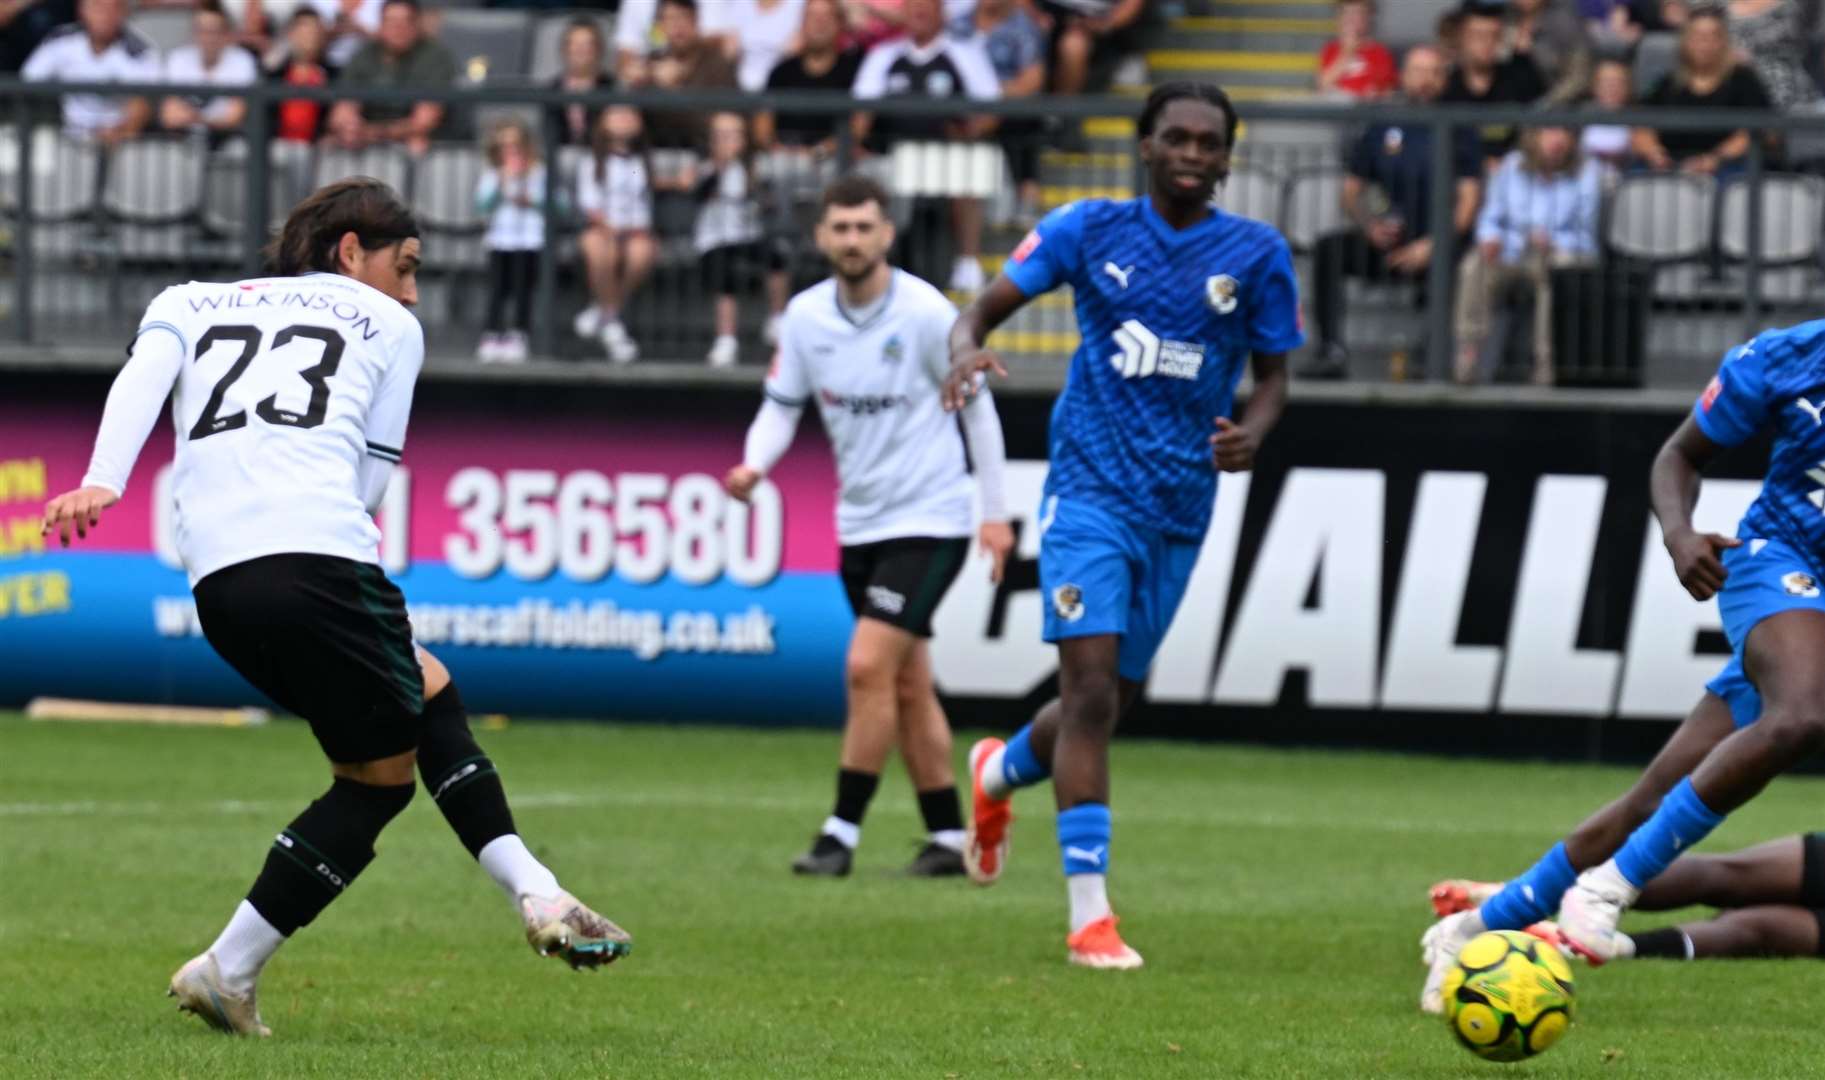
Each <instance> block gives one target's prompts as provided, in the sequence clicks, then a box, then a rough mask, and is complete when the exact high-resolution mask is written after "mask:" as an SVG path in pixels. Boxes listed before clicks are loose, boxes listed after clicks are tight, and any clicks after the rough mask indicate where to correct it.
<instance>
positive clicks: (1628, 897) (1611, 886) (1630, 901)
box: [1578, 859, 1641, 907]
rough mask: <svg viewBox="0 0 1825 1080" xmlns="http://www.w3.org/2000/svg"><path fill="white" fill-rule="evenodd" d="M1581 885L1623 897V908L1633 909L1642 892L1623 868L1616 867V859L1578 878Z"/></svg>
mask: <svg viewBox="0 0 1825 1080" xmlns="http://www.w3.org/2000/svg"><path fill="white" fill-rule="evenodd" d="M1578 880H1579V882H1580V883H1586V882H1588V884H1589V885H1590V886H1591V887H1592V888H1593V889H1595V890H1596V891H1598V892H1607V893H1612V894H1615V895H1618V896H1621V897H1622V906H1623V907H1633V906H1634V904H1635V900H1636V898H1637V897H1639V896H1640V895H1641V890H1640V889H1638V888H1636V887H1635V883H1634V882H1632V881H1630V880H1629V879H1628V875H1626V874H1624V873H1623V872H1622V868H1621V867H1619V866H1617V865H1616V860H1615V859H1606V860H1604V862H1603V865H1601V866H1593V867H1591V868H1590V869H1589V870H1586V871H1585V872H1584V873H1582V874H1580V875H1579V876H1578Z"/></svg>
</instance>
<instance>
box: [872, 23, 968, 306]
mask: <svg viewBox="0 0 1825 1080" xmlns="http://www.w3.org/2000/svg"><path fill="white" fill-rule="evenodd" d="M943 19H944V11H943V8H942V7H940V6H939V2H938V0H906V25H907V29H908V36H906V37H903V38H895V39H894V40H892V41H889V42H887V43H885V44H882V45H876V46H875V47H874V48H872V49H870V50H868V55H867V57H865V58H864V59H863V60H862V69H861V71H860V72H858V73H857V74H856V80H855V89H854V94H855V97H856V98H857V99H858V100H862V101H873V100H878V99H881V98H889V97H921V98H957V97H963V98H976V99H979V100H994V99H995V98H998V97H1000V96H1001V81H1000V80H999V79H997V78H995V69H994V66H993V65H991V64H990V63H989V58H988V56H987V54H985V53H984V52H983V51H982V49H981V48H980V47H979V46H977V45H975V44H973V43H971V42H968V41H962V40H959V39H957V38H954V37H951V36H950V35H949V34H946V33H945V32H944V22H943ZM994 130H995V118H994V117H992V116H988V117H984V116H973V117H960V118H951V117H882V118H881V119H880V121H879V122H878V123H877V122H876V119H875V117H874V116H873V115H872V114H869V113H857V114H856V117H855V138H856V142H857V143H858V144H861V145H865V146H867V147H868V148H869V149H870V150H872V151H875V152H880V151H881V150H884V149H886V148H887V146H888V145H889V143H890V142H894V141H907V142H937V141H943V142H976V141H978V140H980V139H982V138H984V137H985V136H987V135H988V134H989V133H990V132H992V131H994ZM950 205H951V231H952V235H953V236H954V237H955V240H956V245H957V255H956V260H955V263H954V264H953V266H952V269H951V277H950V287H951V289H953V290H957V291H961V292H975V291H976V290H978V289H980V288H982V286H983V284H984V276H983V273H982V261H981V254H982V200H981V199H977V198H964V197H959V198H954V199H952V200H951V204H950Z"/></svg>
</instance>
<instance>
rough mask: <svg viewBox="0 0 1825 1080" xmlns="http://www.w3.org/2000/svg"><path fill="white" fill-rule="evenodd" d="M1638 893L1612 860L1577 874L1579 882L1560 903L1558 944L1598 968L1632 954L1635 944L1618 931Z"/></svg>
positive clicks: (1639, 892)
mask: <svg viewBox="0 0 1825 1080" xmlns="http://www.w3.org/2000/svg"><path fill="white" fill-rule="evenodd" d="M1640 895H1641V890H1640V889H1637V888H1636V887H1635V886H1634V885H1632V884H1630V883H1629V879H1628V878H1625V877H1623V876H1622V871H1620V870H1618V869H1616V861H1615V860H1614V859H1611V860H1610V861H1608V862H1606V863H1604V864H1603V865H1602V866H1593V867H1591V868H1590V869H1589V870H1586V871H1585V872H1584V873H1582V874H1579V875H1578V883H1577V884H1576V885H1573V886H1572V887H1571V891H1569V892H1567V893H1566V894H1565V899H1563V900H1561V901H1559V943H1560V944H1561V945H1563V946H1565V947H1566V948H1567V949H1570V950H1571V951H1572V952H1575V953H1577V954H1578V955H1579V956H1582V957H1584V959H1586V960H1588V961H1590V964H1591V966H1592V967H1600V966H1602V965H1603V964H1605V963H1608V962H1609V961H1611V960H1617V959H1626V958H1627V957H1630V956H1633V955H1634V954H1635V942H1634V939H1632V938H1630V937H1629V936H1628V935H1627V934H1624V933H1622V932H1620V931H1619V930H1618V929H1617V924H1619V923H1620V922H1621V921H1622V913H1623V912H1625V911H1627V910H1628V909H1629V908H1630V907H1631V906H1633V905H1634V903H1635V898H1636V897H1638V896H1640Z"/></svg>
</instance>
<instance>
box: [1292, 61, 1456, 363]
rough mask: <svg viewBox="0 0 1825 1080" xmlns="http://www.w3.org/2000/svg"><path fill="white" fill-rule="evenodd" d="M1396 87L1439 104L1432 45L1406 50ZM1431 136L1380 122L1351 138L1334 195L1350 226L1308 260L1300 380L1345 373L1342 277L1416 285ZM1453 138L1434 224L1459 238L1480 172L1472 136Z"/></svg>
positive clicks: (1422, 263)
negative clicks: (1448, 190)
mask: <svg viewBox="0 0 1825 1080" xmlns="http://www.w3.org/2000/svg"><path fill="white" fill-rule="evenodd" d="M1400 85H1401V92H1402V94H1403V95H1404V97H1405V99H1406V100H1407V101H1408V102H1409V103H1411V104H1414V105H1430V104H1432V103H1433V102H1435V101H1438V100H1439V95H1440V94H1441V93H1443V91H1444V87H1445V58H1444V56H1443V54H1441V53H1440V52H1439V50H1438V48H1437V47H1436V46H1432V45H1416V46H1414V47H1413V48H1411V49H1409V50H1407V56H1406V59H1405V60H1404V61H1403V63H1402V64H1401V72H1400ZM1432 133H1433V129H1432V128H1431V127H1429V126H1424V125H1421V126H1418V127H1412V128H1400V127H1391V126H1386V125H1380V126H1376V127H1372V128H1370V129H1369V130H1367V131H1365V132H1363V134H1362V137H1361V138H1360V139H1359V140H1358V141H1357V143H1356V148H1355V151H1354V152H1353V153H1352V154H1351V156H1350V163H1349V174H1348V175H1347V176H1345V177H1344V181H1343V197H1342V207H1343V213H1344V216H1345V217H1346V218H1347V219H1348V220H1349V221H1351V222H1352V223H1353V226H1352V227H1351V228H1349V229H1346V230H1345V231H1342V232H1336V233H1332V234H1330V235H1328V236H1325V237H1323V238H1322V239H1320V240H1319V241H1318V250H1317V253H1316V255H1315V257H1314V264H1315V271H1316V282H1315V285H1316V287H1315V289H1314V290H1313V291H1314V294H1315V295H1314V301H1313V305H1314V308H1315V311H1316V315H1317V319H1316V321H1317V323H1318V356H1317V358H1316V359H1315V360H1314V361H1313V363H1312V364H1311V365H1310V366H1309V367H1307V368H1306V369H1305V370H1304V371H1302V372H1301V373H1300V374H1301V375H1302V376H1304V377H1305V378H1318V379H1341V378H1343V377H1344V376H1345V375H1347V374H1348V372H1349V358H1350V354H1349V350H1348V348H1347V347H1346V346H1345V345H1344V342H1343V336H1342V335H1343V309H1344V303H1343V299H1344V297H1343V285H1344V278H1345V277H1346V276H1348V277H1366V278H1382V277H1384V276H1386V275H1389V274H1393V275H1395V276H1398V277H1403V278H1407V279H1409V280H1414V281H1421V282H1423V281H1424V279H1425V275H1426V270H1427V267H1428V266H1430V264H1431V262H1432V246H1433V244H1432V230H1433V224H1434V223H1433V222H1432V221H1431V220H1430V213H1431V207H1432V182H1431V181H1432ZM1453 134H1454V143H1453V146H1452V153H1451V161H1452V173H1453V176H1454V177H1455V184H1456V190H1455V193H1454V194H1455V198H1454V204H1453V211H1452V215H1451V221H1450V222H1448V223H1441V224H1443V225H1445V227H1448V228H1450V229H1452V230H1453V232H1454V233H1456V234H1457V235H1458V236H1460V237H1461V236H1464V235H1466V234H1467V233H1469V231H1470V228H1471V226H1472V224H1473V223H1474V222H1475V220H1476V211H1477V199H1478V197H1479V193H1480V190H1481V185H1480V183H1479V178H1480V177H1481V176H1482V171H1483V170H1482V163H1481V152H1480V148H1479V146H1478V143H1477V138H1476V133H1475V132H1472V131H1467V130H1465V129H1463V128H1458V129H1455V130H1454V132H1453ZM1371 185H1373V186H1374V187H1375V188H1376V189H1378V190H1379V191H1380V192H1381V193H1383V194H1384V195H1385V196H1386V199H1385V206H1379V207H1372V206H1371V205H1370V204H1369V202H1368V200H1367V199H1366V198H1365V195H1366V193H1367V192H1368V190H1369V188H1370V186H1371ZM1438 301H1439V302H1444V299H1443V298H1442V297H1441V298H1438Z"/></svg>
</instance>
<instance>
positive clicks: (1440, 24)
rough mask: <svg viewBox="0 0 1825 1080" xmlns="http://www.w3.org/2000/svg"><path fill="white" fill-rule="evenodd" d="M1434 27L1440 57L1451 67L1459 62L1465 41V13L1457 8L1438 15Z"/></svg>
mask: <svg viewBox="0 0 1825 1080" xmlns="http://www.w3.org/2000/svg"><path fill="white" fill-rule="evenodd" d="M1432 27H1433V29H1432V39H1433V42H1434V43H1435V44H1436V45H1437V46H1438V54H1439V57H1440V58H1441V59H1442V60H1444V62H1445V67H1446V68H1447V69H1449V68H1451V67H1453V66H1455V65H1456V64H1457V61H1458V54H1459V52H1460V50H1461V48H1462V46H1463V43H1464V13H1463V11H1462V10H1460V9H1456V8H1454V9H1452V10H1450V11H1447V12H1445V13H1443V14H1441V15H1440V16H1439V17H1438V21H1437V22H1435V23H1433V24H1432Z"/></svg>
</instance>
